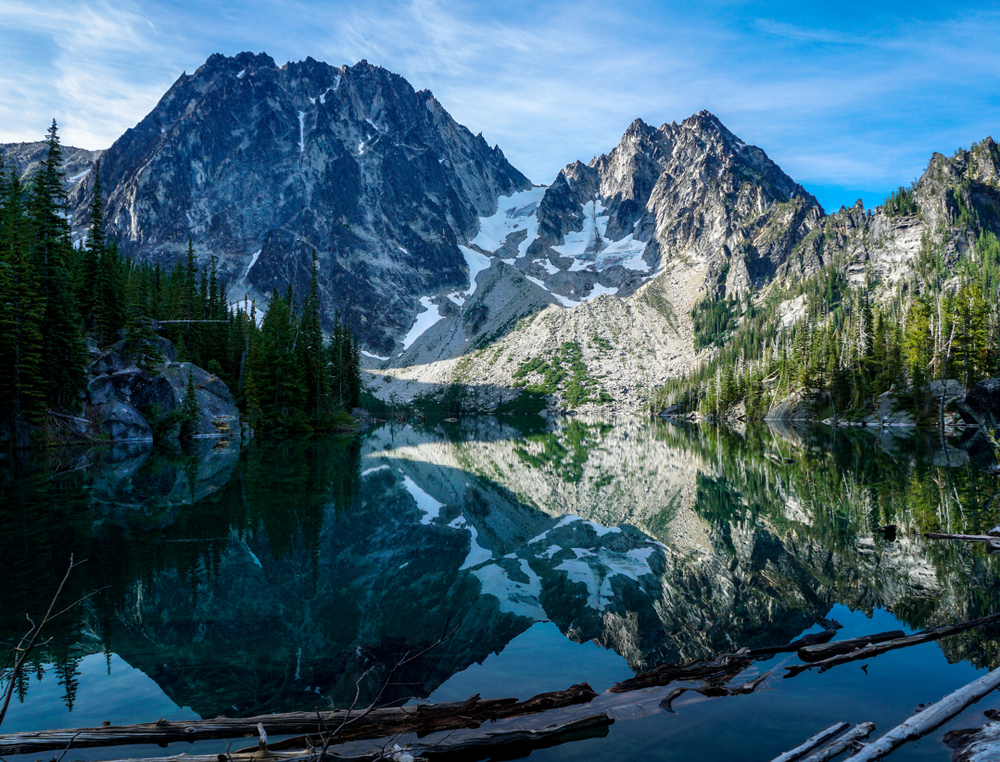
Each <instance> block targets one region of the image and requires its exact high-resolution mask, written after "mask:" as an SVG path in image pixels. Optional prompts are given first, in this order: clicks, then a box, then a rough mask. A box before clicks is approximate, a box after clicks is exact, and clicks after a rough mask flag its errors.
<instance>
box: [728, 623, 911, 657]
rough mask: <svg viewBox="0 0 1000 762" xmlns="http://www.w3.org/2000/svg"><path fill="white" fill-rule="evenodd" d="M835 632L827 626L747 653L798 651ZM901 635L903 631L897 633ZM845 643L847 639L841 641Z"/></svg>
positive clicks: (759, 654) (820, 641)
mask: <svg viewBox="0 0 1000 762" xmlns="http://www.w3.org/2000/svg"><path fill="white" fill-rule="evenodd" d="M836 634H837V630H836V629H834V628H832V627H831V628H829V629H826V630H823V631H822V632H812V633H809V634H808V635H803V636H802V637H801V638H799V639H798V640H793V641H792V642H791V643H786V644H785V645H783V646H771V647H769V648H751V649H750V650H749V651H747V653H748V654H749V655H750V656H774V655H775V654H784V653H791V652H793V651H800V652H801V650H802V649H804V648H808V647H809V646H815V645H819V644H820V643H826V642H828V641H830V640H833V636H834V635H836ZM899 634H900V635H902V634H903V633H899ZM841 642H844V643H846V642H847V641H841Z"/></svg>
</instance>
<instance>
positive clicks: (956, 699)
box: [845, 669, 1000, 762]
mask: <svg viewBox="0 0 1000 762" xmlns="http://www.w3.org/2000/svg"><path fill="white" fill-rule="evenodd" d="M998 687H1000V669H995V670H993V671H992V672H990V673H988V674H986V675H983V676H982V677H981V678H979V679H978V680H975V681H973V682H971V683H969V684H968V685H966V686H965V687H963V688H959V689H958V690H957V691H955V692H954V693H951V694H949V695H948V696H945V697H944V698H943V699H941V700H940V701H938V702H937V703H936V704H931V705H930V706H929V707H927V708H926V709H924V710H923V711H921V712H920V713H919V714H915V715H913V716H912V717H910V718H908V719H907V720H905V721H904V722H902V723H900V724H899V725H897V726H896V727H894V728H893V729H892V730H890V731H889V732H888V733H886V734H885V735H884V736H882V737H881V738H879V739H878V740H876V741H874V742H872V743H870V744H868V745H867V746H865V747H864V748H863V749H861V751H859V752H858V753H857V754H855V755H853V756H851V757H848V758H847V759H846V760H845V762H870V760H873V759H880V758H881V757H884V756H885V755H886V754H888V753H889V752H891V751H892V750H893V749H896V748H898V747H900V746H902V745H903V744H904V743H907V742H908V741H914V740H916V739H918V738H920V737H921V736H925V735H927V734H928V733H930V732H931V731H932V730H934V729H935V728H937V727H938V726H940V725H942V724H944V723H945V722H947V721H948V720H950V719H951V718H952V717H954V716H955V715H956V714H958V713H959V712H962V711H964V710H965V709H966V708H968V707H969V706H971V705H972V704H974V703H976V702H977V701H979V699H981V698H982V697H983V696H985V695H986V694H987V693H990V692H991V691H994V690H996V689H997V688H998Z"/></svg>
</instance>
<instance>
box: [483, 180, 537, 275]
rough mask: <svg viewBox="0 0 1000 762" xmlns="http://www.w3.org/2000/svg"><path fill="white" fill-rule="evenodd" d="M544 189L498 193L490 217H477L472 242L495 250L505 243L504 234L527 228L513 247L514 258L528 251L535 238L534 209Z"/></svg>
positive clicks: (485, 248)
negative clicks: (495, 208)
mask: <svg viewBox="0 0 1000 762" xmlns="http://www.w3.org/2000/svg"><path fill="white" fill-rule="evenodd" d="M546 190H547V188H545V187H544V186H538V187H535V188H531V189H529V190H525V191H518V192H517V193H513V194H511V195H510V196H501V197H500V198H499V199H498V201H497V211H496V213H495V214H494V215H493V216H492V217H481V218H480V220H479V234H478V235H477V236H476V237H475V238H473V239H472V242H471V243H472V245H473V246H478V247H479V248H481V249H483V250H485V251H489V252H495V251H496V250H497V249H499V248H500V247H501V246H503V245H504V243H506V241H507V238H508V236H510V235H512V234H513V233H517V232H518V231H522V230H526V231H528V236H527V238H525V239H524V240H523V241H522V242H521V243H520V244H518V247H517V258H518V259H520V258H521V257H523V256H524V255H525V254H527V252H528V247H529V246H530V245H531V244H532V243H533V242H534V240H535V239H536V238H538V218H537V217H536V216H535V212H536V210H537V209H538V202H540V201H541V200H542V196H544V195H545V191H546Z"/></svg>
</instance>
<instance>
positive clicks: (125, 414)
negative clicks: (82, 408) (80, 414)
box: [91, 399, 153, 442]
mask: <svg viewBox="0 0 1000 762" xmlns="http://www.w3.org/2000/svg"><path fill="white" fill-rule="evenodd" d="M91 419H92V420H93V421H94V424H95V425H96V426H97V428H98V430H99V431H100V432H101V433H102V434H105V435H107V436H108V437H109V438H110V439H111V441H112V442H124V441H145V442H151V441H153V429H152V427H151V426H150V425H149V422H148V421H147V420H146V419H145V418H144V417H143V416H142V414H141V413H140V412H139V411H138V410H136V409H135V408H134V407H133V406H132V405H130V404H128V403H127V402H122V401H120V400H116V399H113V400H111V401H110V402H107V403H105V404H103V405H95V406H94V407H93V408H92V410H91Z"/></svg>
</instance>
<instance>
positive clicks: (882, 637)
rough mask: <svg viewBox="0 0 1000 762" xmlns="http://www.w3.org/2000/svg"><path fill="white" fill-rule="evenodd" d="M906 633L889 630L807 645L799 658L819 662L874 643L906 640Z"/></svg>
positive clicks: (802, 649) (801, 649) (800, 650)
mask: <svg viewBox="0 0 1000 762" xmlns="http://www.w3.org/2000/svg"><path fill="white" fill-rule="evenodd" d="M905 637H906V633H905V632H903V631H902V630H889V631H888V632H877V633H875V634H874V635H865V636H864V637H860V638H848V639H847V640H838V641H837V642H836V643H826V644H824V645H807V646H805V647H803V648H800V649H799V653H798V656H799V658H800V659H802V661H819V660H820V659H826V658H829V657H830V656H836V655H837V654H846V653H850V652H851V651H854V650H856V649H858V648H863V647H864V646H867V645H871V644H872V643H884V642H885V641H887V640H898V639H899V638H905Z"/></svg>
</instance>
